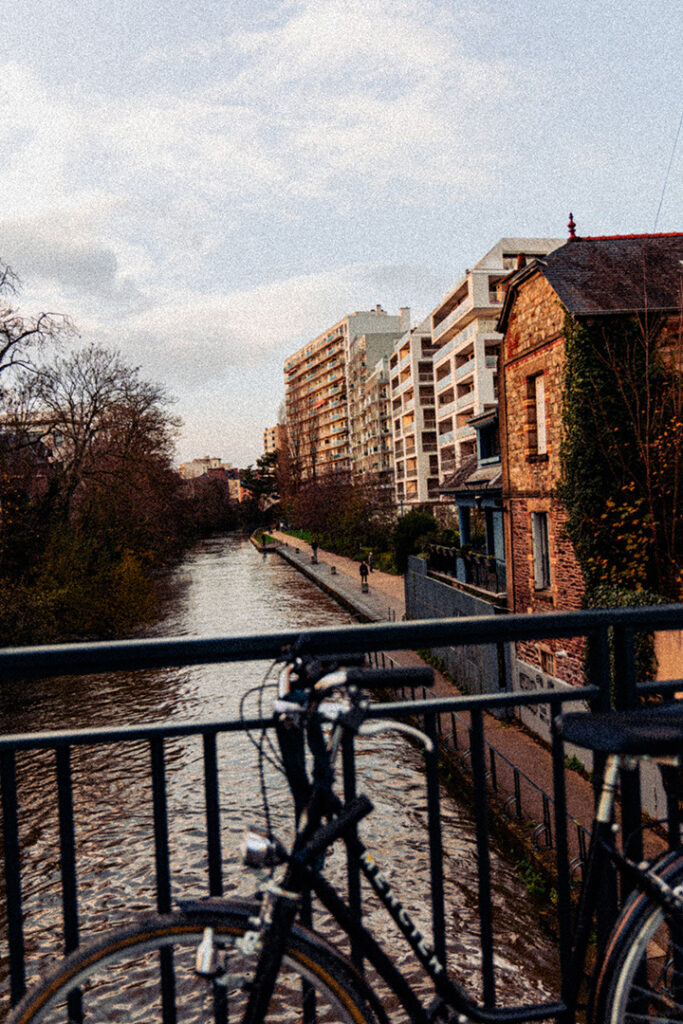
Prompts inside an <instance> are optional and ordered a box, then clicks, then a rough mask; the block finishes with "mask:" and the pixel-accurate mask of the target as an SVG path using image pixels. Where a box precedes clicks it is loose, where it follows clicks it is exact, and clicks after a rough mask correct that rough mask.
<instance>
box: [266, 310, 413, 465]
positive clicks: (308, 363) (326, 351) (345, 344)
mask: <svg viewBox="0 0 683 1024" xmlns="http://www.w3.org/2000/svg"><path fill="white" fill-rule="evenodd" d="M409 316H410V311H409V310H401V312H400V314H399V315H398V316H392V315H390V314H388V313H386V312H385V311H384V310H383V309H382V307H381V306H379V305H378V306H376V307H375V309H373V310H370V311H360V312H355V313H351V314H349V315H348V316H345V317H344V318H343V319H342V320H339V321H338V322H337V323H336V324H334V326H333V327H330V328H328V329H327V330H326V331H324V332H323V333H322V334H319V335H318V337H317V338H314V339H313V341H310V342H308V344H306V345H304V346H303V347H302V348H300V349H299V350H298V351H297V352H295V353H294V354H293V355H292V356H289V358H288V359H287V360H286V361H285V404H286V410H287V436H288V443H289V447H290V453H291V455H292V457H293V458H294V459H296V460H298V462H299V464H300V466H301V473H302V479H304V480H311V479H316V478H317V477H320V476H325V475H327V474H328V473H342V472H343V473H349V472H350V471H351V468H352V445H351V431H350V413H351V412H353V414H354V415H356V403H357V402H362V385H363V384H364V382H365V378H366V376H367V366H368V358H369V357H370V356H371V357H372V358H373V359H374V360H376V359H377V358H379V356H380V355H381V354H382V349H383V350H384V351H385V352H389V351H390V349H391V344H392V342H393V339H394V338H396V337H397V336H398V335H400V334H401V333H402V332H403V331H404V330H405V329H406V318H408V319H409ZM351 363H353V367H354V374H355V375H354V380H353V381H352V382H350V381H349V367H350V364H351ZM350 383H351V384H352V387H350ZM350 390H351V391H352V392H353V394H352V399H351V409H350V407H349V391H350ZM353 447H354V454H355V453H356V451H357V446H356V445H355V440H354V446H353Z"/></svg>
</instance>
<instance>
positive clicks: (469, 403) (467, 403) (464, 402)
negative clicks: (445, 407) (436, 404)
mask: <svg viewBox="0 0 683 1024" xmlns="http://www.w3.org/2000/svg"><path fill="white" fill-rule="evenodd" d="M455 404H456V406H457V408H458V411H459V410H460V409H469V408H471V407H473V406H474V391H468V392H467V394H466V395H461V396H460V398H459V399H458V400H457V402H456V403H455Z"/></svg>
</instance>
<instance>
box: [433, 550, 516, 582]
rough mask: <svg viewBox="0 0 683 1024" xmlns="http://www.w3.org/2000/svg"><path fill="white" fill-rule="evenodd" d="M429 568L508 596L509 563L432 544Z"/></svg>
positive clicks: (468, 551)
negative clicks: (506, 593) (506, 569)
mask: <svg viewBox="0 0 683 1024" xmlns="http://www.w3.org/2000/svg"><path fill="white" fill-rule="evenodd" d="M428 565H429V568H430V569H433V570H434V571H435V572H439V573H444V574H445V575H447V576H452V577H453V578H454V579H457V580H459V582H460V583H467V584H470V585H471V586H475V587H478V588H479V589H480V590H486V591H487V592H488V593H491V594H504V593H505V591H506V587H507V583H506V577H505V562H504V561H501V560H500V559H498V558H494V557H493V555H487V554H486V553H485V552H482V551H472V550H471V549H470V548H455V547H453V548H449V547H444V546H443V545H440V544H431V545H430V547H429V559H428Z"/></svg>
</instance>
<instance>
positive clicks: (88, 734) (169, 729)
mask: <svg viewBox="0 0 683 1024" xmlns="http://www.w3.org/2000/svg"><path fill="white" fill-rule="evenodd" d="M272 724H273V720H272V718H245V719H244V720H239V719H235V720H228V721H225V720H218V719H211V720H210V721H205V722H172V723H168V722H151V723H150V724H149V725H122V726H118V727H117V728H115V729H112V728H109V727H102V728H100V727H97V728H93V729H74V730H72V731H67V730H64V729H59V730H52V731H45V732H29V733H14V734H12V735H9V736H0V752H2V751H3V750H39V749H41V748H44V747H46V748H51V747H57V746H59V745H61V744H67V745H71V746H87V745H88V744H104V743H121V742H129V741H130V742H132V741H134V740H143V741H149V740H152V739H154V738H155V737H157V736H162V737H163V738H164V739H172V738H175V737H179V736H195V735H196V736H201V735H204V734H206V733H211V732H216V733H218V732H221V733H222V732H243V731H246V730H249V729H253V730H255V731H256V730H261V729H264V728H268V727H269V726H272Z"/></svg>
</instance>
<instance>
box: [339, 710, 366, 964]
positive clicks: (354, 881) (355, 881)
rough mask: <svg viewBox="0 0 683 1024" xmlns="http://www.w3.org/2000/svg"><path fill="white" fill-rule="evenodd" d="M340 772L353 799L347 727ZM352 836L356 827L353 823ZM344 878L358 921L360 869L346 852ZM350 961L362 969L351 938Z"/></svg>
mask: <svg viewBox="0 0 683 1024" xmlns="http://www.w3.org/2000/svg"><path fill="white" fill-rule="evenodd" d="M342 773H343V778H344V799H345V800H347V801H348V800H353V798H354V797H355V795H356V750H355V746H354V737H353V733H352V732H351V731H350V730H349V729H345V730H344V735H343V737H342ZM352 833H353V837H355V836H356V833H357V829H356V826H355V825H354V827H353V830H352ZM346 880H347V886H348V894H349V908H350V910H351V913H352V915H353V917H354V920H356V921H358V922H359V923H360V921H361V919H362V914H363V902H362V896H361V885H360V870H359V867H358V864H357V862H355V861H354V860H353V859H352V858H351V857H350V856H349V855H348V852H347V856H346ZM351 961H352V963H353V965H354V966H355V967H356V969H357V970H359V971H362V970H363V955H362V953H361V952H360V950H359V948H358V945H357V943H355V942H354V941H353V940H352V945H351Z"/></svg>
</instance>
